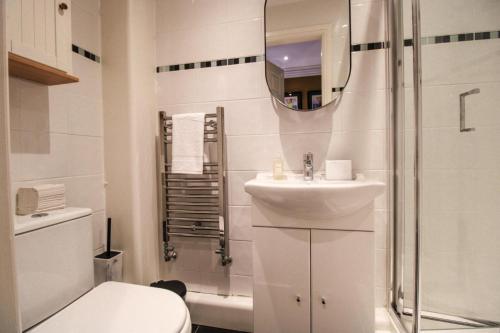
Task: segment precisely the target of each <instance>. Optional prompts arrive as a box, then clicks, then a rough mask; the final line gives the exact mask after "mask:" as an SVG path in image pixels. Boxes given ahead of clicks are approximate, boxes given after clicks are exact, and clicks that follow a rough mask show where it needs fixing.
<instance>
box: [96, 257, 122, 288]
mask: <svg viewBox="0 0 500 333" xmlns="http://www.w3.org/2000/svg"><path fill="white" fill-rule="evenodd" d="M122 280H123V251H110V252H108V251H106V252H103V253H101V254H99V255H97V256H95V257H94V284H95V286H98V285H100V284H101V283H103V282H106V281H118V282H120V281H122Z"/></svg>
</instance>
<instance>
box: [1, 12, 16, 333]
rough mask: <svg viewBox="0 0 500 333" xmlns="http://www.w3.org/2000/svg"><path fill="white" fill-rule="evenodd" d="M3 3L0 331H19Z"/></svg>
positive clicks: (10, 332) (13, 332)
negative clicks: (11, 204)
mask: <svg viewBox="0 0 500 333" xmlns="http://www.w3.org/2000/svg"><path fill="white" fill-rule="evenodd" d="M4 4H5V2H0V281H2V283H1V285H0V332H2V333H17V332H20V321H19V310H18V303H17V293H16V290H17V286H16V280H15V269H14V260H13V259H14V253H13V252H14V233H13V230H12V211H11V206H10V200H11V197H10V165H9V157H10V156H9V154H10V143H9V142H10V140H9V136H10V135H9V108H8V105H9V104H8V100H9V95H8V69H7V57H6V55H7V52H6V43H5V36H6V34H5V6H4Z"/></svg>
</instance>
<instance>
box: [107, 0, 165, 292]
mask: <svg viewBox="0 0 500 333" xmlns="http://www.w3.org/2000/svg"><path fill="white" fill-rule="evenodd" d="M154 9H155V3H154V1H153V0H149V1H146V0H144V1H122V0H106V1H103V3H102V17H103V40H105V41H106V43H105V44H104V45H103V59H104V69H103V80H104V110H105V111H104V134H105V166H106V180H107V182H108V187H107V191H106V199H107V212H108V214H109V215H110V216H113V217H114V223H115V224H114V225H115V226H116V227H115V231H116V233H115V237H114V239H113V246H114V247H116V248H120V249H123V250H125V259H124V260H125V261H124V279H125V281H129V282H134V283H145V284H148V283H150V282H152V281H154V280H156V279H157V278H158V253H159V245H158V242H157V238H158V223H157V208H156V207H157V206H156V200H157V197H156V186H157V185H156V159H155V156H156V155H155V154H156V151H155V135H156V131H157V129H156V127H157V126H156V114H155V104H156V103H155V81H154V71H155V39H154V35H155V21H154V17H155V16H154Z"/></svg>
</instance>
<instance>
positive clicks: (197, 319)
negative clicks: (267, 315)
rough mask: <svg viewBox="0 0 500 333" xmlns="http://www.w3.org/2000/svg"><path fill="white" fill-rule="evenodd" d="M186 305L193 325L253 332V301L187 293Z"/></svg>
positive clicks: (237, 297)
mask: <svg viewBox="0 0 500 333" xmlns="http://www.w3.org/2000/svg"><path fill="white" fill-rule="evenodd" d="M186 303H187V306H188V308H189V312H190V315H191V321H192V322H193V324H198V325H204V326H212V327H219V328H225V329H230V330H235V331H243V332H252V331H253V299H252V298H251V297H244V296H223V295H213V294H204V293H196V292H191V291H189V292H188V293H187V295H186Z"/></svg>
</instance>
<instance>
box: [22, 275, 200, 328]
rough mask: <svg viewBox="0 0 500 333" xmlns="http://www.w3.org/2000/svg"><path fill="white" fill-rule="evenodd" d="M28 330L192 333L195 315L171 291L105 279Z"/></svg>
mask: <svg viewBox="0 0 500 333" xmlns="http://www.w3.org/2000/svg"><path fill="white" fill-rule="evenodd" d="M28 332H29V333H191V318H190V316H189V311H188V309H187V307H186V305H185V303H184V301H183V300H182V298H180V297H179V296H178V295H177V294H175V293H173V292H171V291H168V290H165V289H158V288H151V287H144V286H139V285H133V284H127V283H120V282H105V283H103V284H101V285H99V286H98V287H97V288H95V289H93V290H91V291H90V292H89V293H87V294H85V295H84V296H82V297H81V298H79V299H78V300H76V301H75V302H73V303H72V304H70V305H69V306H67V307H66V308H64V309H63V310H61V311H60V312H58V313H56V314H55V315H54V316H52V317H50V318H49V319H47V320H46V321H44V322H42V323H41V324H39V325H38V326H35V327H34V328H32V329H31V330H29V331H28Z"/></svg>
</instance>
